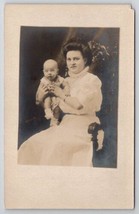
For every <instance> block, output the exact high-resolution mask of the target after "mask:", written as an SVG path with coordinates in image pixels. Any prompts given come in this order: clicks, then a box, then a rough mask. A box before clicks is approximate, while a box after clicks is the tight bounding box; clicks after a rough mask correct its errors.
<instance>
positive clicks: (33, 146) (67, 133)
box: [18, 115, 99, 166]
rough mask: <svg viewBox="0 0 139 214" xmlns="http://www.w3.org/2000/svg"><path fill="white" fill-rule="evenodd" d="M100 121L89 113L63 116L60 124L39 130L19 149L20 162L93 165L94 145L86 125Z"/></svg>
mask: <svg viewBox="0 0 139 214" xmlns="http://www.w3.org/2000/svg"><path fill="white" fill-rule="evenodd" d="M92 122H99V121H98V118H97V117H94V118H93V117H92V116H91V117H90V116H89V115H65V116H64V118H63V120H62V122H61V123H60V125H59V126H56V127H51V128H49V129H47V130H44V131H41V132H39V133H37V134H35V135H34V136H32V137H31V138H29V139H28V140H27V141H25V142H24V143H23V144H22V145H21V146H20V148H19V151H18V163H19V164H33V165H55V166H56V165H57V166H92V156H93V146H92V142H91V135H90V134H88V126H89V124H90V123H92Z"/></svg>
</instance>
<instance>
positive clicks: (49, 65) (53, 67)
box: [43, 60, 58, 81]
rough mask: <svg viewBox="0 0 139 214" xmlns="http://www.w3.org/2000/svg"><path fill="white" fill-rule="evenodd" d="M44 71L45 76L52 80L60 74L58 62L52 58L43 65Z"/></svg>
mask: <svg viewBox="0 0 139 214" xmlns="http://www.w3.org/2000/svg"><path fill="white" fill-rule="evenodd" d="M43 73H44V76H45V77H46V78H47V79H49V80H50V81H52V80H54V79H55V77H56V76H57V74H58V66H57V63H56V62H55V61H52V60H50V61H49V60H48V61H46V62H45V63H44V66H43Z"/></svg>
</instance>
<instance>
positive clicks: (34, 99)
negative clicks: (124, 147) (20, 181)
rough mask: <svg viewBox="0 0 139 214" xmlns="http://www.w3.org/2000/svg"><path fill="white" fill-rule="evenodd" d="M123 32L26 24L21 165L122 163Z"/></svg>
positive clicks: (21, 82)
mask: <svg viewBox="0 0 139 214" xmlns="http://www.w3.org/2000/svg"><path fill="white" fill-rule="evenodd" d="M119 39H120V29H119V28H115V27H114V28H100V27H98V28H93V27H92V28H88V27H46V26H44V27H38V26H21V27H20V48H19V125H18V145H17V152H18V164H25V165H28V164H29V165H51V166H91V167H107V168H117V154H118V142H117V136H118V129H117V123H118V92H119V90H118V77H119Z"/></svg>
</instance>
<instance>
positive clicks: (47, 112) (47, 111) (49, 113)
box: [45, 108, 53, 120]
mask: <svg viewBox="0 0 139 214" xmlns="http://www.w3.org/2000/svg"><path fill="white" fill-rule="evenodd" d="M52 117H53V112H52V110H51V109H50V108H47V109H45V118H46V119H47V120H49V119H51V118H52Z"/></svg>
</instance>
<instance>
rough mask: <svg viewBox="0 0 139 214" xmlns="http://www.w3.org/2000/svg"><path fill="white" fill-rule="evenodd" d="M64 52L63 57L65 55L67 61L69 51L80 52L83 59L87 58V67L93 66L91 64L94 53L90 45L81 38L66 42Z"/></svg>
mask: <svg viewBox="0 0 139 214" xmlns="http://www.w3.org/2000/svg"><path fill="white" fill-rule="evenodd" d="M62 50H63V55H64V57H65V59H66V55H67V53H68V52H69V51H73V50H75V51H80V52H81V53H82V55H83V58H85V59H86V60H87V62H86V66H87V65H91V63H92V53H91V50H90V48H89V45H88V44H87V43H85V42H84V41H82V40H81V39H79V38H76V39H75V38H74V39H70V40H69V41H68V42H66V43H65V44H64V45H63V49H62Z"/></svg>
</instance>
